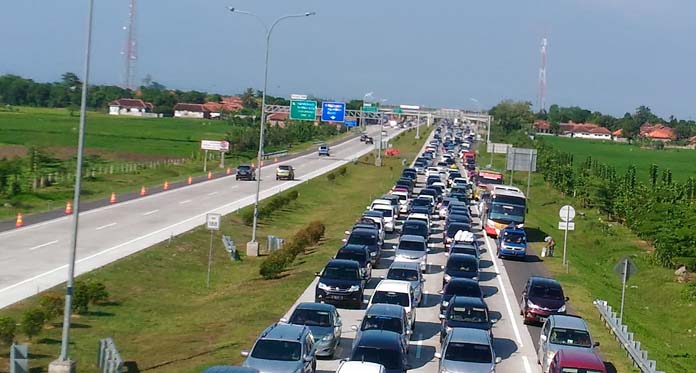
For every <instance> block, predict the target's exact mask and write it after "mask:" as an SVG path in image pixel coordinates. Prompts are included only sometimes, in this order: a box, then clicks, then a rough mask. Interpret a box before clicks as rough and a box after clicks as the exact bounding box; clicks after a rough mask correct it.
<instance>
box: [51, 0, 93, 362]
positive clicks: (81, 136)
mask: <svg viewBox="0 0 696 373" xmlns="http://www.w3.org/2000/svg"><path fill="white" fill-rule="evenodd" d="M87 4H88V5H87V40H86V43H85V56H84V63H85V65H84V71H83V74H84V75H83V82H82V96H81V98H80V128H79V132H78V140H77V165H76V170H75V191H74V195H73V208H74V209H75V213H74V214H73V218H72V235H71V237H70V259H69V262H68V281H67V286H66V288H65V308H64V309H63V334H62V338H61V344H60V358H59V361H60V362H68V360H69V357H68V347H69V341H70V314H71V312H72V300H73V285H74V280H75V258H76V257H77V232H78V226H79V222H80V192H81V190H82V158H83V154H84V148H85V126H86V119H87V118H86V117H87V86H88V83H89V64H90V54H91V50H92V18H93V13H94V12H93V10H94V0H88V1H87Z"/></svg>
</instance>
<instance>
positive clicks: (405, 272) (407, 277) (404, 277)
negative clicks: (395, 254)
mask: <svg viewBox="0 0 696 373" xmlns="http://www.w3.org/2000/svg"><path fill="white" fill-rule="evenodd" d="M387 278H388V279H389V280H400V281H418V270H417V269H405V268H392V269H390V270H389V272H388V273H387Z"/></svg>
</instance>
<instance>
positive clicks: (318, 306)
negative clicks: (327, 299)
mask: <svg viewBox="0 0 696 373" xmlns="http://www.w3.org/2000/svg"><path fill="white" fill-rule="evenodd" d="M295 309H296V310H317V311H329V312H333V311H336V307H335V306H333V305H331V304H326V303H314V302H302V303H300V304H298V305H297V307H295Z"/></svg>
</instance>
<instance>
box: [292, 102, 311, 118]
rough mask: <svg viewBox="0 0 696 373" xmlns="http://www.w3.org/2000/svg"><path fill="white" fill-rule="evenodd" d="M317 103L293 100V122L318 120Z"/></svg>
mask: <svg viewBox="0 0 696 373" xmlns="http://www.w3.org/2000/svg"><path fill="white" fill-rule="evenodd" d="M316 113H317V102H316V101H312V100H291V101H290V119H291V120H311V121H314V120H316V119H317V118H316V115H317V114H316Z"/></svg>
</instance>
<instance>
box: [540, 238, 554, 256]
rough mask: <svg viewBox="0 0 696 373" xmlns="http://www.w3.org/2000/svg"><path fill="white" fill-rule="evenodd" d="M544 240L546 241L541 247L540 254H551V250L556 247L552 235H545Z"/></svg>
mask: <svg viewBox="0 0 696 373" xmlns="http://www.w3.org/2000/svg"><path fill="white" fill-rule="evenodd" d="M544 242H546V244H545V245H544V247H543V248H542V249H541V256H542V257H544V256H549V257H551V256H553V250H554V249H555V248H556V241H554V240H553V237H551V236H546V238H544Z"/></svg>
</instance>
